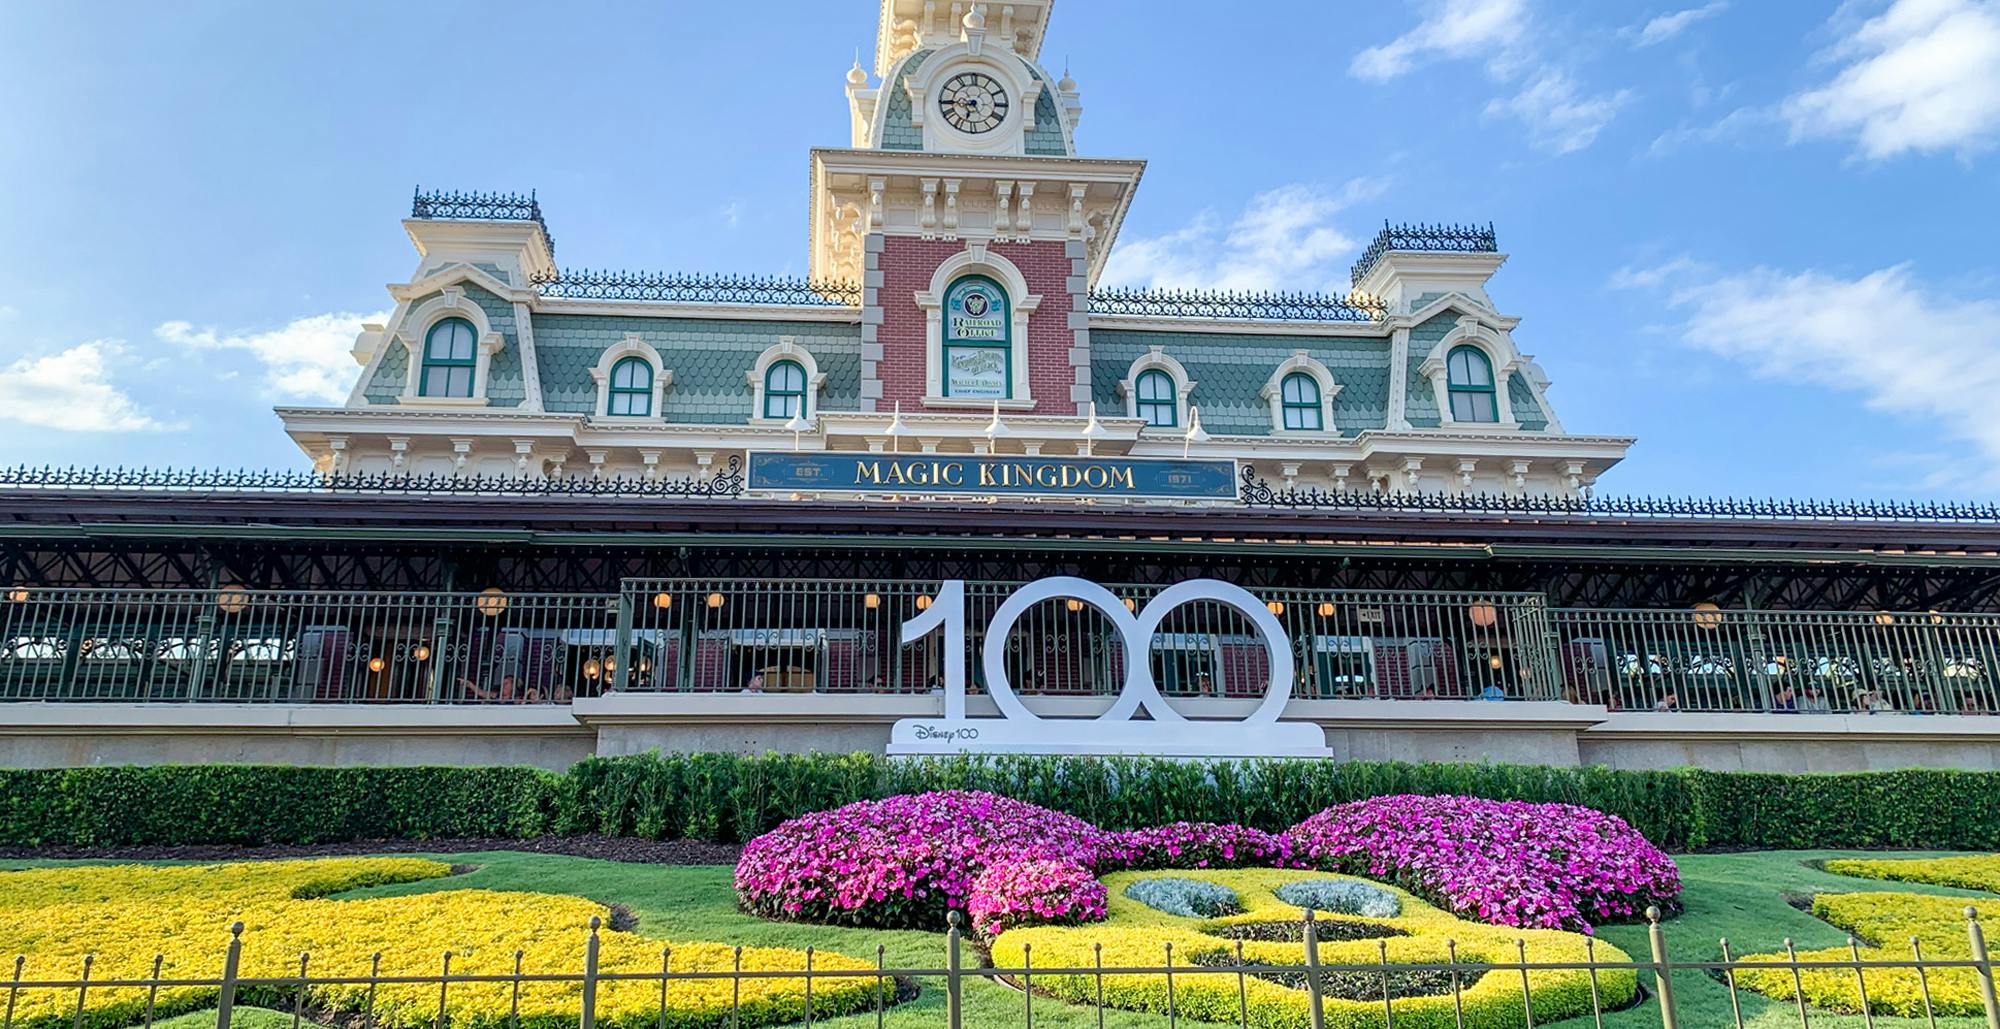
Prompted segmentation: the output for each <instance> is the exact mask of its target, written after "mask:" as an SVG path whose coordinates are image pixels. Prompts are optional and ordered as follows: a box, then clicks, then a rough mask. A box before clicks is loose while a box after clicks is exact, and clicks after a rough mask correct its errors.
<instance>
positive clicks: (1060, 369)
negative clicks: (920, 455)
mask: <svg viewBox="0 0 2000 1029" xmlns="http://www.w3.org/2000/svg"><path fill="white" fill-rule="evenodd" d="M964 250H965V242H964V241H963V240H938V239H933V240H926V239H916V238H912V237H908V236H890V237H888V238H887V239H884V240H883V241H882V253H881V257H880V265H879V267H880V270H881V272H882V286H881V289H880V291H879V292H878V293H877V297H878V300H879V303H880V304H881V307H882V322H881V326H880V328H879V330H878V333H877V337H876V338H877V340H878V341H879V342H880V343H881V344H882V361H881V364H880V365H879V366H878V368H877V372H878V374H879V375H880V377H881V380H882V399H881V401H880V402H879V405H878V409H882V410H886V409H888V408H889V407H891V406H893V405H895V404H896V403H897V402H899V401H900V402H901V403H902V405H903V407H904V409H906V410H911V411H915V410H919V409H921V407H922V405H923V398H924V386H925V377H926V375H927V365H926V362H927V361H929V360H931V355H928V354H926V353H925V352H924V348H925V338H926V332H925V325H924V312H923V309H922V308H919V307H918V306H917V302H916V294H917V293H919V292H921V291H923V290H927V289H929V288H931V276H932V275H933V274H935V273H936V272H937V268H938V265H940V264H942V263H944V261H945V260H946V259H947V258H949V257H951V256H952V255H953V254H957V253H960V252H962V251H964ZM987 252H988V253H991V254H996V255H999V256H1002V257H1005V258H1006V259H1007V260H1009V261H1011V262H1013V263H1014V266H1015V267H1017V268H1019V269H1020V270H1021V274H1022V275H1023V276H1024V277H1025V278H1026V279H1027V280H1028V289H1029V291H1030V292H1031V293H1035V294H1038V295H1039V296H1040V297H1041V298H1042V303H1041V307H1039V308H1038V309H1036V310H1035V311H1034V313H1032V314H1030V315H1029V316H1028V390H1029V393H1030V394H1031V395H1032V396H1033V398H1034V401H1035V407H1034V413H1035V414H1051V415H1075V414H1076V407H1077V405H1076V401H1075V400H1073V399H1071V397H1070V387H1071V386H1073V385H1075V384H1076V372H1075V369H1074V368H1073V367H1072V366H1071V365H1070V360H1069V352H1070V349H1071V348H1072V347H1074V346H1075V345H1076V334H1075V332H1073V331H1072V330H1071V329H1070V327H1069V314H1070V309H1071V307H1072V299H1071V296H1070V292H1069V274H1070V259H1069V258H1068V257H1067V256H1066V255H1065V253H1064V247H1063V243H1062V241H1061V240H1038V241H1036V242H1033V243H994V244H990V245H989V246H988V247H987ZM1014 299H1015V300H1016V301H1017V302H1018V300H1019V298H1018V297H1017V298H1014ZM969 406H971V407H978V406H979V404H978V403H977V402H974V403H972V404H970V405H969ZM989 406H990V402H989Z"/></svg>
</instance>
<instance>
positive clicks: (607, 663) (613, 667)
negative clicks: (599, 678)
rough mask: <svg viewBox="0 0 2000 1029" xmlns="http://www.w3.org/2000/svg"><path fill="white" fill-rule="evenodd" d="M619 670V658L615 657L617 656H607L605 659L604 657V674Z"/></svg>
mask: <svg viewBox="0 0 2000 1029" xmlns="http://www.w3.org/2000/svg"><path fill="white" fill-rule="evenodd" d="M617 670H618V659H617V658H615V657H607V658H605V659H604V674H606V675H610V674H611V673H612V672H615V671H617Z"/></svg>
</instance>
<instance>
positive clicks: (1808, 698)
mask: <svg viewBox="0 0 2000 1029" xmlns="http://www.w3.org/2000/svg"><path fill="white" fill-rule="evenodd" d="M1799 712H1800V713H1801V714H1808V715H1827V714H1832V713H1833V702H1832V701H1830V700H1828V699H1826V691H1825V690H1823V689H1820V688H1819V687H1818V686H1807V687H1806V695H1805V696H1803V697H1800V698H1799Z"/></svg>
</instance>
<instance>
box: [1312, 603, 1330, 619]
mask: <svg viewBox="0 0 2000 1029" xmlns="http://www.w3.org/2000/svg"><path fill="white" fill-rule="evenodd" d="M1314 610H1316V611H1318V612H1319V616H1320V617H1321V618H1332V617H1333V601H1330V600H1322V601H1320V604H1319V607H1317V608H1315V609H1314Z"/></svg>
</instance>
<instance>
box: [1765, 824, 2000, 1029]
mask: <svg viewBox="0 0 2000 1029" xmlns="http://www.w3.org/2000/svg"><path fill="white" fill-rule="evenodd" d="M1829 864H1831V863H1830V862H1829ZM1972 906H1974V907H1977V908H1978V909H1979V917H1980V920H1981V921H1982V922H1983V923H1985V926H1986V927H1987V928H1989V929H1990V928H1991V927H1992V926H1993V925H1994V924H1996V921H2000V901H1979V902H1977V903H1975V904H1973V905H1972ZM1966 907H1967V902H1966V899H1965V898H1964V897H1936V896H1927V895H1924V894H1920V893H1837V894H1821V895H1820V896H1817V897H1814V898H1813V914H1814V915H1816V916H1818V917H1820V918H1822V919H1825V920H1826V921H1828V922H1831V923H1832V924H1834V925H1836V926H1839V927H1840V928H1842V929H1845V930H1847V931H1848V932H1850V933H1853V934H1854V935H1855V936H1856V937H1858V938H1860V939H1862V940H1864V941H1865V940H1874V941H1878V942H1880V943H1882V944H1884V946H1863V947H1862V948H1861V958H1862V960H1863V961H1869V960H1877V961H1907V960H1909V958H1910V955H1911V948H1910V944H1909V941H1910V938H1911V937H1916V938H1917V940H1919V941H1920V942H1921V943H1922V945H1923V952H1924V957H1925V958H1927V959H1928V958H1939V959H1956V960H1960V961H1963V960H1965V959H1966V958H1969V957H1971V956H1972V946H1971V942H1970V940H1969V938H1968V937H1967V935H1966V931H1965V909H1966ZM1852 959H1853V954H1852V953H1851V952H1850V951H1849V950H1848V949H1847V948H1846V947H1829V948H1826V949H1824V950H1810V951H1800V952H1799V960H1801V961H1850V960H1852ZM1740 960H1742V961H1746V962H1764V961H1771V962H1778V961H1784V960H1786V958H1785V955H1784V953H1783V952H1777V953H1771V954H1753V955H1750V956H1747V957H1744V958H1741V959H1740ZM1863 974H1864V975H1865V976H1866V978H1867V983H1868V1009H1869V1010H1870V1011H1872V1012H1874V1013H1876V1014H1895V1015H1904V1016H1907V1017H1912V1018H1917V1017H1922V1016H1923V1014H1924V1001H1923V994H1922V992H1921V986H1922V983H1920V982H1919V981H1918V978H1917V973H1916V971H1915V970H1914V969H1908V968H1874V969H1865V970H1864V971H1863ZM1924 976H1925V978H1926V979H1927V980H1928V981H1929V984H1930V993H1931V1005H1932V1008H1933V1010H1934V1011H1935V1012H1936V1013H1937V1014H1939V1015H1979V1014H1981V1013H1983V1012H1984V1010H1985V1009H1984V1007H1983V1006H1982V1005H1981V1003H1980V1000H1979V992H1978V980H1977V979H1976V978H1975V977H1974V974H1973V972H1972V970H1971V969H1969V968H1940V969H1930V970H1926V971H1925V973H1924ZM1799 978H1800V980H1801V981H1802V983H1803V984H1804V986H1805V996H1806V1003H1808V1004H1811V1005H1813V1006H1815V1007H1821V1008H1826V1009H1828V1010H1832V1011H1843V1012H1848V1013H1851V1014H1853V1013H1859V1012H1860V1011H1861V991H1860V988H1859V986H1858V985H1857V984H1856V982H1855V977H1854V969H1852V968H1828V969H1804V970H1802V971H1801V972H1800V974H1799ZM1736 982H1737V984H1738V985H1740V986H1742V987H1744V988H1745V989H1751V990H1756V991H1757V992H1759V993H1762V994H1765V995H1766V996H1770V997H1775V998H1778V999H1780V1000H1791V999H1793V998H1794V997H1796V996H1797V994H1798V991H1797V990H1796V989H1794V988H1793V985H1792V971H1791V969H1790V967H1776V968H1767V969H1752V970H1748V971H1739V972H1738V973H1736Z"/></svg>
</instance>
